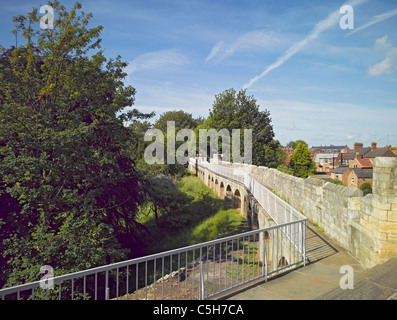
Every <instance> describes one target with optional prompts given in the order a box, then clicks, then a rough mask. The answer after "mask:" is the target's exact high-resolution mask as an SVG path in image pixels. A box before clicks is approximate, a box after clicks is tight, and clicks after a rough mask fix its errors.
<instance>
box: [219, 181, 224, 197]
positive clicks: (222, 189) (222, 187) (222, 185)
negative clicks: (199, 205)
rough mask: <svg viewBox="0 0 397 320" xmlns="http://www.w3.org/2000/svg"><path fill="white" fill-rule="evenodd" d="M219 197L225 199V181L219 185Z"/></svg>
mask: <svg viewBox="0 0 397 320" xmlns="http://www.w3.org/2000/svg"><path fill="white" fill-rule="evenodd" d="M219 197H220V198H221V199H222V200H223V199H224V198H225V185H224V183H223V181H221V184H220V186H219Z"/></svg>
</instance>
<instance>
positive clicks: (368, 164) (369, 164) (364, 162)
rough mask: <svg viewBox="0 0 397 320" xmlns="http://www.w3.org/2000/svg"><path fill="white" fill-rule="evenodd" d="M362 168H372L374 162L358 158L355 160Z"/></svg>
mask: <svg viewBox="0 0 397 320" xmlns="http://www.w3.org/2000/svg"><path fill="white" fill-rule="evenodd" d="M355 160H356V161H357V162H358V163H359V164H360V166H361V167H362V168H372V161H371V160H369V159H360V158H356V159H355Z"/></svg>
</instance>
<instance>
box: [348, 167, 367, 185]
mask: <svg viewBox="0 0 397 320" xmlns="http://www.w3.org/2000/svg"><path fill="white" fill-rule="evenodd" d="M372 178H373V170H363V169H352V168H349V169H348V170H347V171H346V172H345V173H344V174H343V180H342V182H343V184H344V185H345V186H347V187H351V188H360V186H361V185H362V184H363V183H364V182H367V181H372Z"/></svg>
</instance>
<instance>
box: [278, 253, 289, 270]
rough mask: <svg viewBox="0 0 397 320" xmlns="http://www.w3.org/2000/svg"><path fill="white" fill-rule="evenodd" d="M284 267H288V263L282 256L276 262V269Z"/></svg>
mask: <svg viewBox="0 0 397 320" xmlns="http://www.w3.org/2000/svg"><path fill="white" fill-rule="evenodd" d="M285 266H288V261H287V259H285V257H284V256H282V257H281V259H280V260H279V262H278V268H282V267H285Z"/></svg>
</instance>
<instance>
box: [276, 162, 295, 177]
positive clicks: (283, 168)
mask: <svg viewBox="0 0 397 320" xmlns="http://www.w3.org/2000/svg"><path fill="white" fill-rule="evenodd" d="M277 170H278V171H281V172H284V173H286V174H289V175H291V176H293V175H294V171H293V170H292V169H291V168H288V167H287V166H286V165H285V164H281V165H279V166H278V167H277Z"/></svg>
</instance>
